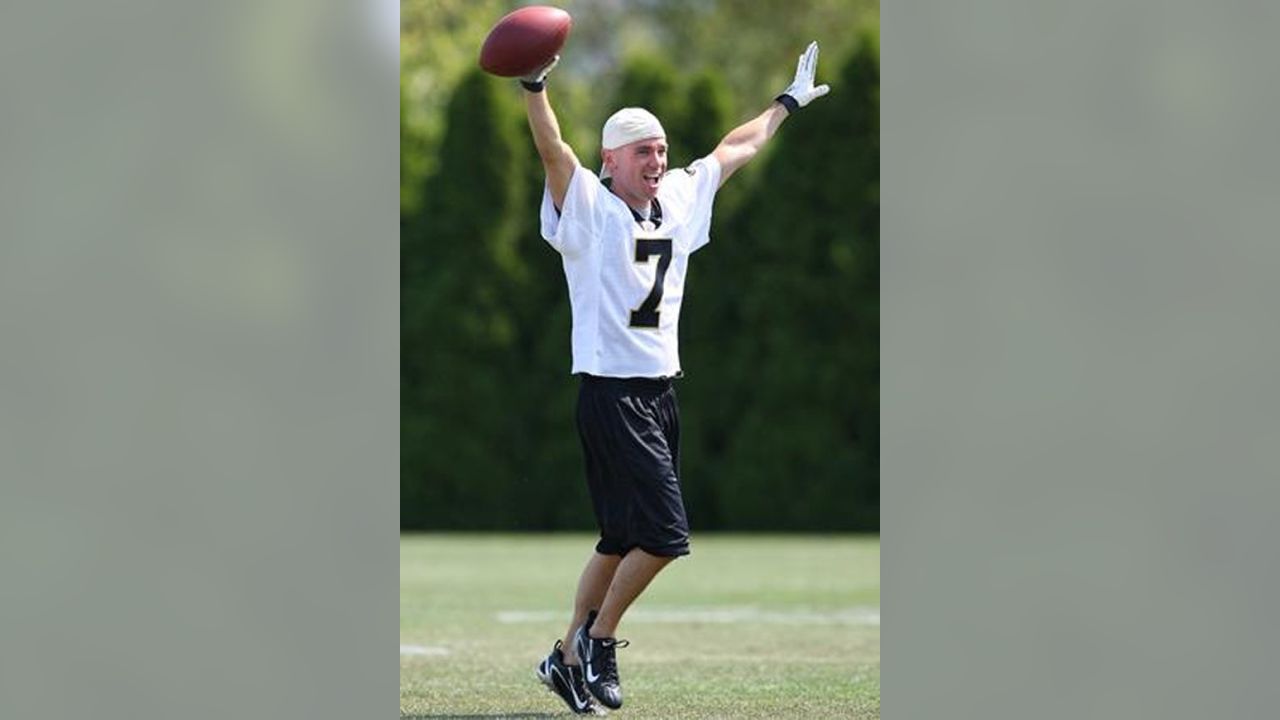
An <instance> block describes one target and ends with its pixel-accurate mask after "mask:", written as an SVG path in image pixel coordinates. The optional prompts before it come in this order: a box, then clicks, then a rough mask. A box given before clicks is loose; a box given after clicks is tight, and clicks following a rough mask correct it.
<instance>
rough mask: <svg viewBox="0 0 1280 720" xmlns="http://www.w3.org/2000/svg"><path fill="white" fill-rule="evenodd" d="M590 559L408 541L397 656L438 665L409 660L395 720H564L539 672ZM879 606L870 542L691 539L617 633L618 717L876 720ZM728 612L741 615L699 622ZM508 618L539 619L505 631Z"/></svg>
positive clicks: (505, 545) (502, 540) (875, 556)
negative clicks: (621, 643) (414, 650)
mask: <svg viewBox="0 0 1280 720" xmlns="http://www.w3.org/2000/svg"><path fill="white" fill-rule="evenodd" d="M593 546H594V539H593V538H591V537H589V536H586V535H405V536H404V537H402V539H401V543H400V642H401V644H402V645H420V646H426V647H428V648H432V651H433V652H437V653H441V654H438V655H425V656H424V655H404V654H402V655H401V656H400V714H401V716H402V717H420V718H422V717H431V718H443V717H459V716H461V717H466V716H470V717H519V716H523V717H562V716H570V713H569V712H568V709H567V708H566V707H565V706H564V705H563V703H561V701H560V700H559V699H558V698H557V697H555V696H554V695H552V694H551V693H550V692H548V691H547V690H546V689H545V688H543V687H542V685H541V684H540V683H538V681H537V680H536V679H535V678H534V675H533V667H534V665H535V664H536V663H537V662H538V661H539V660H540V659H542V658H543V657H544V656H545V655H546V654H547V652H548V651H549V650H550V648H551V644H552V643H553V642H554V641H555V639H556V638H557V637H559V636H560V635H561V634H562V633H563V632H564V629H565V628H564V624H565V623H567V622H568V618H569V606H570V603H571V602H572V596H573V590H574V588H575V587H576V583H577V578H578V573H579V572H580V571H581V570H582V565H583V563H584V562H585V560H586V559H587V557H588V556H589V555H590V554H591V551H592V548H593ZM879 605H880V543H879V540H878V539H877V538H874V537H856V536H821V537H819V536H793V535H783V536H778V535H709V534H703V535H697V536H695V537H694V541H693V554H692V555H691V556H689V557H686V558H682V559H680V560H678V561H676V562H675V563H673V564H672V565H670V566H668V567H667V569H666V570H664V571H663V572H662V573H661V574H660V575H659V576H658V577H657V578H656V579H655V580H654V581H653V584H652V585H650V586H649V589H648V591H647V592H646V593H645V594H644V595H643V596H642V597H641V598H640V599H639V600H638V601H637V602H636V604H635V605H633V606H632V614H631V615H629V616H627V617H626V618H624V619H623V621H622V624H621V625H620V626H619V628H618V635H619V637H623V638H628V639H630V640H631V646H630V647H628V648H625V649H622V650H620V651H619V652H618V667H619V670H620V673H621V676H622V683H623V689H624V692H625V697H626V705H625V706H624V707H623V708H622V709H621V710H616V711H613V712H611V713H610V714H611V715H615V716H617V717H618V718H619V719H621V718H664V719H670V718H733V719H735V720H736V719H739V718H784V717H814V718H878V717H879V716H880V626H879V624H878V612H879ZM729 608H734V609H738V612H741V613H745V615H744V616H743V617H741V618H740V621H738V622H733V623H725V622H711V621H709V618H708V617H707V616H706V613H707V612H709V611H715V610H717V609H721V610H724V609H729ZM502 611H521V612H526V613H533V614H535V617H534V618H533V619H532V620H526V621H521V622H500V621H499V619H498V613H499V612H502ZM699 611H700V612H701V613H702V614H698V612H699ZM543 616H545V619H543ZM864 616H866V617H868V618H870V617H871V616H874V618H876V619H867V620H865V621H863V620H857V619H856V618H861V617H864ZM850 618H855V619H853V620H850ZM660 619H666V620H667V621H666V622H658V621H657V620H660ZM672 620H674V621H672ZM768 620H772V621H773V622H767V621H768Z"/></svg>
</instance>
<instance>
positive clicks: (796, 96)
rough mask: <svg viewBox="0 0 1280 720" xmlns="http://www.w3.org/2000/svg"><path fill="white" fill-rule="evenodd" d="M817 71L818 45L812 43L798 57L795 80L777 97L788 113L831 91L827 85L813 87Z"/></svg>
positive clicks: (815, 42)
mask: <svg viewBox="0 0 1280 720" xmlns="http://www.w3.org/2000/svg"><path fill="white" fill-rule="evenodd" d="M817 69H818V43H817V41H814V42H811V43H809V47H807V48H805V51H804V54H803V55H801V56H800V61H799V62H797V63H796V79H795V80H792V81H791V86H790V87H788V88H787V89H786V90H783V91H782V94H781V95H779V96H778V102H780V103H782V104H783V105H785V106H786V108H787V111H788V112H792V111H794V110H795V109H796V108H802V107H804V106H805V105H808V104H809V103H811V102H813V101H814V100H815V99H817V98H820V97H822V96H823V95H826V94H827V93H828V92H830V91H831V87H830V86H828V85H819V86H818V87H814V86H813V74H814V72H816V71H817ZM784 98H786V99H784ZM788 100H790V102H788ZM793 105H794V107H793Z"/></svg>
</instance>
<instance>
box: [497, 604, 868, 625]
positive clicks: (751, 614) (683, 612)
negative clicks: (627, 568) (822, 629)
mask: <svg viewBox="0 0 1280 720" xmlns="http://www.w3.org/2000/svg"><path fill="white" fill-rule="evenodd" d="M566 617H567V616H566V614H565V613H564V612H563V611H555V610H503V611H501V612H499V613H498V615H497V618H498V622H501V623H540V622H563V621H564V620H565V618H566ZM627 622H641V623H715V624H735V623H742V624H748V623H751V624H767V625H874V626H877V627H878V626H879V625H880V608H878V607H852V608H841V609H838V610H763V609H760V608H755V607H668V608H634V609H632V610H630V611H628V612H627Z"/></svg>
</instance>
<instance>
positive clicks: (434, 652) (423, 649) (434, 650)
mask: <svg viewBox="0 0 1280 720" xmlns="http://www.w3.org/2000/svg"><path fill="white" fill-rule="evenodd" d="M400 654H401V655H429V656H432V657H441V656H443V655H448V654H449V648H444V647H438V646H434V645H401V646H400Z"/></svg>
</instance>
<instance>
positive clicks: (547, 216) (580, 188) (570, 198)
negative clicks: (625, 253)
mask: <svg viewBox="0 0 1280 720" xmlns="http://www.w3.org/2000/svg"><path fill="white" fill-rule="evenodd" d="M603 190H604V186H602V185H601V184H600V179H599V178H597V177H596V175H595V173H593V172H591V171H590V170H588V169H586V168H585V167H583V166H581V165H579V166H578V167H576V168H574V171H573V177H571V178H569V189H568V190H567V191H566V192H565V196H564V207H562V208H560V209H558V210H557V209H556V206H555V203H554V202H553V201H552V200H551V190H550V189H548V188H547V187H546V186H544V187H543V190H542V210H541V213H540V215H541V221H542V237H543V238H544V239H545V240H546V241H547V242H548V243H549V244H550V245H551V247H553V248H555V249H556V251H557V252H559V253H560V254H561V255H569V256H573V255H577V254H579V253H581V252H582V251H583V250H585V249H586V247H587V245H588V244H589V243H591V242H592V241H593V240H594V239H595V238H596V237H598V236H599V234H600V233H599V230H600V224H601V215H602V208H601V206H602V202H601V193H602V192H603Z"/></svg>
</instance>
